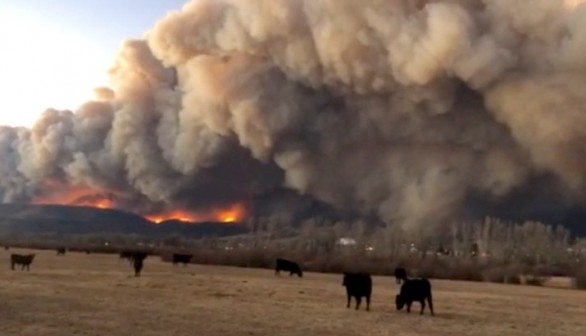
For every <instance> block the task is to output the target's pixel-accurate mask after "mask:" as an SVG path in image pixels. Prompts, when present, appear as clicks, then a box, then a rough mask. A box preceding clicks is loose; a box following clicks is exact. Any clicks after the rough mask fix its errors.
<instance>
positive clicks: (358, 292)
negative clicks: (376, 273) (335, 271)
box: [342, 273, 372, 311]
mask: <svg viewBox="0 0 586 336" xmlns="http://www.w3.org/2000/svg"><path fill="white" fill-rule="evenodd" d="M342 286H345V287H346V296H347V298H348V303H347V304H346V308H350V301H351V299H352V297H354V298H355V299H356V310H358V308H359V307H360V302H361V301H362V297H363V296H364V297H366V310H367V311H369V310H370V296H371V294H372V278H371V277H370V274H368V273H344V281H343V282H342Z"/></svg>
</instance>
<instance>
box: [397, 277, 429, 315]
mask: <svg viewBox="0 0 586 336" xmlns="http://www.w3.org/2000/svg"><path fill="white" fill-rule="evenodd" d="M425 300H427V303H428V304H429V311H430V312H431V315H432V316H433V315H434V313H433V301H432V297H431V283H430V282H429V280H427V279H408V280H406V281H404V282H403V285H402V286H401V291H400V292H399V294H398V295H397V296H395V305H396V306H397V310H401V309H403V307H404V306H405V305H407V313H411V304H412V303H413V301H418V302H419V303H421V312H420V313H419V315H423V310H424V309H425Z"/></svg>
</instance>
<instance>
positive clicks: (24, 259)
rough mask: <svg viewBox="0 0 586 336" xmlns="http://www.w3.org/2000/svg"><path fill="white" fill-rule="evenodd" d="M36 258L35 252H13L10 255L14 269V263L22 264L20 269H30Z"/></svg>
mask: <svg viewBox="0 0 586 336" xmlns="http://www.w3.org/2000/svg"><path fill="white" fill-rule="evenodd" d="M34 258H35V255H34V254H14V253H13V254H11V255H10V266H11V268H12V270H13V271H14V265H15V264H16V265H21V267H20V269H21V270H24V269H25V268H26V269H27V271H28V270H30V265H31V263H32V262H33V259H34Z"/></svg>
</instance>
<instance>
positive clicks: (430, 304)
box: [427, 295, 434, 316]
mask: <svg viewBox="0 0 586 336" xmlns="http://www.w3.org/2000/svg"><path fill="white" fill-rule="evenodd" d="M427 303H428V305H429V311H430V312H431V316H433V315H434V314H433V301H432V299H431V295H429V296H428V297H427Z"/></svg>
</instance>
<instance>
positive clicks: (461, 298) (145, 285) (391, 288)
mask: <svg viewBox="0 0 586 336" xmlns="http://www.w3.org/2000/svg"><path fill="white" fill-rule="evenodd" d="M15 251H18V250H14V249H11V250H10V251H4V250H2V251H0V266H1V265H4V266H1V267H0V335H31V336H33V335H34V336H45V335H55V336H57V335H59V336H62V335H108V336H113V335H125V336H126V335H145V336H149V335H159V336H160V335H165V336H168V335H210V336H222V335H226V336H228V335H230V336H233V335H320V336H323V335H332V336H333V335H336V336H343V335H369V336H371V335H372V336H376V335H426V336H429V335H450V336H453V335H458V336H465V335H475V336H477V335H499V336H502V335H511V336H514V335H532V336H533V335H548V336H553V335H582V334H585V332H586V324H585V322H584V316H586V305H585V304H584V302H586V292H583V291H575V290H568V289H555V288H545V287H530V286H515V285H501V284H489V283H478V282H456V281H440V280H432V285H433V290H434V303H435V310H436V316H435V317H431V316H429V315H427V312H426V315H424V316H419V315H418V309H419V305H418V304H414V311H413V312H412V313H411V315H407V314H406V313H405V312H404V311H401V312H396V311H395V309H394V307H393V297H394V295H395V293H396V292H397V290H398V286H397V285H396V284H395V282H394V278H391V277H374V293H373V295H374V296H373V302H372V305H371V309H372V310H371V311H370V312H366V311H364V310H361V311H358V312H357V311H355V310H354V309H346V307H345V300H346V298H345V292H344V288H343V287H342V285H341V282H342V279H341V276H340V275H335V274H327V275H326V274H317V273H306V274H304V275H305V276H304V277H303V278H301V279H299V278H297V277H291V278H290V277H289V276H288V275H282V276H281V277H275V275H274V273H273V272H272V271H270V270H258V269H244V268H231V267H217V266H198V265H190V266H188V267H183V266H177V267H174V266H172V265H171V264H168V263H163V262H161V261H160V260H159V258H158V257H149V258H148V259H147V260H146V262H145V268H144V270H143V276H142V277H141V278H134V277H132V276H131V274H132V270H131V267H130V266H129V265H128V263H126V262H123V261H118V256H116V255H99V254H91V255H85V254H82V253H68V254H67V255H65V256H56V253H55V252H54V251H35V252H36V253H37V257H36V260H35V261H34V263H33V265H32V266H31V271H29V272H26V271H24V272H23V271H19V270H18V271H11V270H10V267H9V263H8V258H9V255H10V253H13V252H15ZM20 252H24V250H20Z"/></svg>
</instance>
